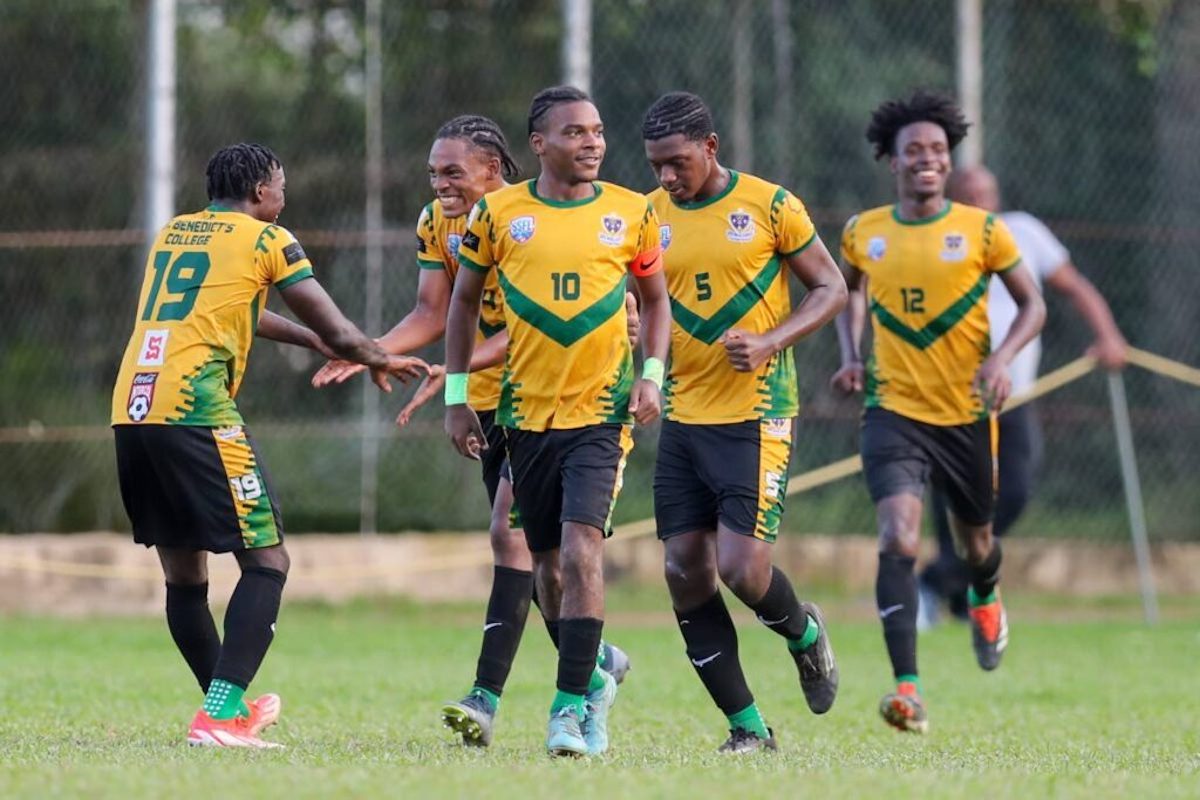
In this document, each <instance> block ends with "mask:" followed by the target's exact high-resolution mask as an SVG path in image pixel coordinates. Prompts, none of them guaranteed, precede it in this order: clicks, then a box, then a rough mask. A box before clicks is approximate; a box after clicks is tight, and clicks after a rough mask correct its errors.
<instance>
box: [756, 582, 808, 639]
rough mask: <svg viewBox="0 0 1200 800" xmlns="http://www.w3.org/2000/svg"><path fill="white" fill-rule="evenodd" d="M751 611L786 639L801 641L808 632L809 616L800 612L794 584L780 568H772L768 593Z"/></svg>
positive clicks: (760, 620)
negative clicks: (793, 587)
mask: <svg viewBox="0 0 1200 800" xmlns="http://www.w3.org/2000/svg"><path fill="white" fill-rule="evenodd" d="M750 610H751V611H753V612H754V613H755V614H757V615H758V621H759V622H761V623H762V624H763V625H766V626H767V627H768V628H770V629H771V630H773V631H775V632H776V633H778V634H779V635H780V636H782V637H784V638H785V639H799V638H801V637H803V636H804V632H805V631H806V630H808V615H807V614H805V613H804V612H803V611H801V610H800V601H799V600H797V599H796V593H795V592H794V591H792V582H791V581H789V580H788V578H787V575H784V574H783V570H781V569H779V567H771V583H770V584H769V585H768V586H767V593H766V594H764V595H763V596H762V599H761V600H759V601H758V602H757V603H755V604H754V605H752V606H750Z"/></svg>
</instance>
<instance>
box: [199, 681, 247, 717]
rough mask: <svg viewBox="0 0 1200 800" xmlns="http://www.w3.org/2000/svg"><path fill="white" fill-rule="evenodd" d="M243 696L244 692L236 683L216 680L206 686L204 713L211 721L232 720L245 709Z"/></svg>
mask: <svg viewBox="0 0 1200 800" xmlns="http://www.w3.org/2000/svg"><path fill="white" fill-rule="evenodd" d="M245 694H246V690H245V689H243V688H242V687H241V686H238V685H237V684H236V683H230V682H229V681H224V680H221V679H220V678H216V679H214V680H213V681H212V683H210V684H209V685H208V694H206V695H204V711H205V713H207V714H208V715H209V716H210V717H212V718H213V719H233V718H234V717H236V716H237V715H238V714H240V713H241V711H242V709H243V708H244V707H245V705H244V704H243V703H242V696H243V695H245ZM247 711H249V709H247Z"/></svg>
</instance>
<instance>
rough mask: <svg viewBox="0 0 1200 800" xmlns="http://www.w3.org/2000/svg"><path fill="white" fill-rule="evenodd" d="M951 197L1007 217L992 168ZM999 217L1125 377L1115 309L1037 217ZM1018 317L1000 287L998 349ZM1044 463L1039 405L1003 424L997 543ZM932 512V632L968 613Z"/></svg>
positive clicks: (1030, 374) (1025, 364)
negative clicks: (940, 615) (941, 615)
mask: <svg viewBox="0 0 1200 800" xmlns="http://www.w3.org/2000/svg"><path fill="white" fill-rule="evenodd" d="M948 193H949V195H950V197H951V199H953V200H955V201H957V202H960V203H966V204H968V205H973V206H978V207H980V208H983V209H987V210H988V211H993V212H998V211H999V209H1000V191H999V187H998V186H997V183H996V177H995V176H994V175H992V173H991V172H990V171H988V169H987V168H986V167H982V166H977V167H962V168H959V169H956V170H955V171H954V172H953V173H952V174H951V177H950V183H949V186H948ZM1000 216H1001V218H1002V219H1003V220H1004V222H1005V224H1006V225H1008V227H1009V229H1010V230H1011V231H1012V234H1013V238H1015V239H1016V241H1017V247H1018V248H1019V249H1020V251H1021V261H1022V265H1023V266H1022V267H1021V269H1028V270H1029V271H1030V272H1031V273H1032V274H1033V278H1034V281H1035V282H1036V283H1037V285H1038V286H1039V288H1040V287H1041V286H1042V285H1046V286H1049V287H1050V288H1052V289H1054V290H1055V291H1056V292H1057V293H1058V294H1060V295H1062V296H1065V297H1067V298H1068V299H1069V300H1070V301H1071V304H1072V305H1073V306H1074V307H1075V310H1076V311H1077V312H1078V313H1079V315H1080V316H1081V317H1083V320H1084V322H1086V323H1087V325H1088V327H1089V328H1090V329H1091V331H1092V333H1093V335H1094V336H1095V340H1094V341H1093V342H1092V344H1091V346H1090V347H1089V348H1088V351H1087V352H1088V355H1090V356H1094V357H1095V358H1096V361H1097V363H1099V365H1100V366H1102V367H1104V368H1105V369H1110V370H1112V369H1121V368H1122V367H1123V366H1125V359H1126V350H1127V347H1128V345H1127V344H1126V342H1125V338H1124V337H1123V336H1122V335H1121V331H1120V330H1119V329H1118V328H1117V325H1116V323H1115V322H1114V321H1113V316H1112V311H1111V309H1109V307H1108V303H1107V302H1105V300H1104V297H1103V296H1102V295H1101V294H1100V292H1099V291H1097V290H1096V287H1095V286H1093V285H1092V282H1091V281H1089V280H1088V279H1087V278H1085V277H1084V276H1083V275H1082V274H1081V273H1080V272H1079V270H1078V269H1076V268H1075V265H1074V264H1072V263H1071V255H1070V253H1069V252H1067V248H1066V247H1065V246H1063V243H1062V242H1060V241H1059V240H1058V239H1057V237H1055V235H1054V234H1053V233H1051V232H1050V229H1049V228H1047V227H1046V226H1045V224H1043V223H1042V222H1041V221H1040V220H1039V219H1037V218H1036V217H1034V216H1033V215H1032V214H1028V213H1026V212H1024V211H1005V212H1003V213H1002V214H1001V215H1000ZM1016 314H1017V307H1016V304H1015V303H1014V302H1013V299H1012V297H1011V296H1009V294H1008V291H1007V290H1006V289H1005V288H1004V284H1003V283H1002V282H1001V281H999V280H996V279H993V280H992V283H991V287H990V289H989V291H988V321H989V323H990V325H991V333H992V344H993V346H995V345H996V344H997V343H999V342H1002V341H1004V337H1005V336H1007V335H1008V329H1009V326H1010V325H1012V321H1013V319H1014V318H1015V317H1016ZM1041 354H1042V346H1041V340H1040V337H1039V338H1037V339H1034V340H1033V341H1031V342H1030V343H1029V344H1028V345H1026V346H1025V348H1024V349H1023V350H1022V351H1021V352H1020V353H1018V354H1017V357H1016V358H1014V359H1013V361H1012V364H1011V365H1010V366H1009V374H1010V376H1011V377H1012V394H1013V397H1019V396H1020V395H1023V394H1025V393H1026V392H1028V391H1029V390H1030V389H1031V388H1032V387H1033V384H1034V383H1035V382H1036V381H1037V373H1038V360H1039V359H1040V358H1041ZM1041 455H1042V432H1041V426H1040V425H1039V424H1038V421H1037V415H1036V413H1035V411H1034V408H1033V407H1032V405H1028V404H1027V405H1023V406H1019V407H1017V408H1014V409H1012V410H1010V411H1006V412H1005V413H1004V414H1003V415H1002V416H1001V417H1000V455H999V463H1000V482H999V494H998V496H997V498H996V516H995V522H994V531H993V532H994V534H995V535H996V536H1003V535H1004V533H1005V532H1006V531H1007V530H1008V529H1009V528H1011V527H1012V525H1013V523H1014V522H1016V521H1017V518H1018V517H1020V515H1021V512H1022V511H1024V509H1025V505H1026V503H1028V502H1029V498H1030V495H1031V494H1032V490H1033V478H1034V474H1035V472H1036V470H1037V467H1038V464H1039V462H1040V461H1041ZM932 505H933V514H932V518H933V521H934V527H935V528H936V529H937V534H938V549H939V553H938V557H937V559H936V560H934V561H933V562H932V563H930V564H929V565H928V566H927V567H926V568H925V570H924V572H922V573H921V577H920V589H921V612H920V615H919V617H918V627H919V628H928V627H930V626H932V625H933V624H935V623H936V621H937V611H938V601H939V600H946V601H947V602H948V603H949V606H950V611H951V613H952V614H954V616H956V617H959V618H963V619H965V618H966V613H967V601H966V586H967V578H966V568H965V566H964V564H963V562H962V560H961V559H959V558H958V556H957V555H955V553H954V547H953V539H952V538H951V535H950V526H949V523H948V522H947V519H946V511H945V501H944V498H942V497H941V496H940V494H939V493H938V492H937V491H934V493H933V497H932Z"/></svg>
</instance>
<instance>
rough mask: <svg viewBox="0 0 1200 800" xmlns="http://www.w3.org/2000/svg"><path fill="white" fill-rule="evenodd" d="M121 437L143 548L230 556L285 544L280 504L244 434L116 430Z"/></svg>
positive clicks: (123, 479) (120, 468) (232, 430)
mask: <svg viewBox="0 0 1200 800" xmlns="http://www.w3.org/2000/svg"><path fill="white" fill-rule="evenodd" d="M113 433H114V435H115V437H116V446H117V478H118V480H119V481H120V484H121V500H122V501H123V502H124V503H125V511H126V513H128V514H129V521H130V522H131V523H132V524H133V540H134V541H135V542H138V543H139V544H144V545H146V546H147V547H152V546H156V545H161V546H162V547H178V548H181V549H184V550H207V551H208V552H210V553H228V552H230V551H232V550H248V549H255V548H260V547H271V546H272V545H277V544H279V543H280V542H282V541H283V520H282V518H281V517H280V515H279V504H278V503H276V502H275V500H274V498H273V497H272V496H271V492H270V490H269V489H268V483H267V476H266V473H265V471H264V469H263V464H262V460H261V459H260V458H259V457H258V453H257V451H256V450H255V449H254V443H253V442H252V441H251V440H250V436H249V434H248V433H247V432H246V430H245V429H244V428H243V427H242V426H240V425H236V426H232V427H228V428H206V427H200V426H195V425H115V426H113Z"/></svg>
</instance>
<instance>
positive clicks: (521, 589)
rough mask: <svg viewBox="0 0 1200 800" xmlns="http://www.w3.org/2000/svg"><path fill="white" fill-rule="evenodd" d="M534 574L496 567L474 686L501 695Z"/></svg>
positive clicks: (527, 604)
mask: <svg viewBox="0 0 1200 800" xmlns="http://www.w3.org/2000/svg"><path fill="white" fill-rule="evenodd" d="M532 587H533V573H532V572H525V571H524V570H519V569H511V568H510V567H500V566H497V567H496V568H495V570H494V572H493V574H492V596H491V598H490V599H489V600H488V607H487V617H486V619H485V621H484V623H483V647H482V648H480V651H479V663H478V664H477V665H476V666H475V685H476V686H480V687H482V688H484V689H487V690H488V691H489V692H494V693H495V694H497V695H500V694H502V693H503V692H504V682H505V681H507V680H508V673H509V671H510V670H511V669H512V664H513V659H514V658H516V656H517V646H518V645H520V644H521V634H522V633H523V632H524V631H525V620H526V618H528V617H529V601H530V599H531V598H532V597H533V588H532Z"/></svg>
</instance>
